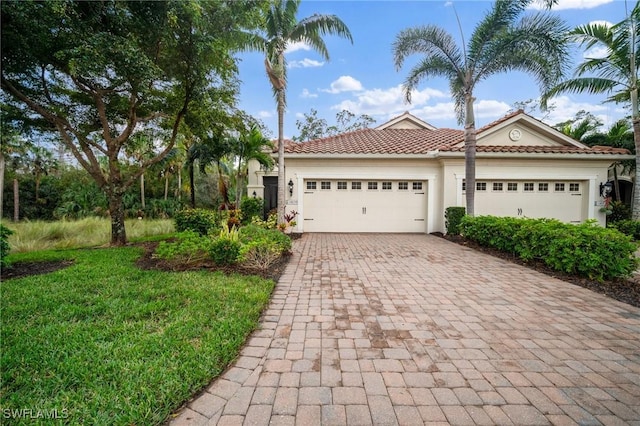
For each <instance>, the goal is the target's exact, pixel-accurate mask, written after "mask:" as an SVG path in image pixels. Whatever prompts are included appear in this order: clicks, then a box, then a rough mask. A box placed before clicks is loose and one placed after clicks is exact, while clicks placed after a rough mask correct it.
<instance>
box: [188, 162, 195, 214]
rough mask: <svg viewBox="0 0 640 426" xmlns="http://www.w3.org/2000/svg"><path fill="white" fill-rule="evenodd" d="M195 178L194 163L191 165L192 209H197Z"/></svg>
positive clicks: (190, 191)
mask: <svg viewBox="0 0 640 426" xmlns="http://www.w3.org/2000/svg"><path fill="white" fill-rule="evenodd" d="M194 180H195V179H194V176H193V163H191V164H190V165H189V196H190V197H191V208H192V209H195V208H196V184H195V182H194Z"/></svg>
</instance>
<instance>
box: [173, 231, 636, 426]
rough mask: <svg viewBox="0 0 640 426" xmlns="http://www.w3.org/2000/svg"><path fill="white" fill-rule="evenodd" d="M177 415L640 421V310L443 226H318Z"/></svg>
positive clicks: (200, 420) (288, 419)
mask: <svg viewBox="0 0 640 426" xmlns="http://www.w3.org/2000/svg"><path fill="white" fill-rule="evenodd" d="M294 252H295V255H294V257H293V259H292V261H291V263H290V264H289V266H288V268H287V270H286V272H285V273H284V275H283V276H282V278H281V279H280V282H279V283H278V286H277V287H276V289H275V291H274V294H273V298H272V301H271V304H270V306H269V308H268V310H267V311H266V313H265V315H264V317H263V319H262V325H261V329H260V330H258V331H256V332H255V333H254V334H253V335H252V337H251V338H250V339H249V340H248V342H247V345H246V346H245V348H244V349H243V351H242V354H241V356H240V357H239V358H238V360H237V361H236V363H235V364H234V366H233V367H232V368H230V369H229V370H228V371H227V372H226V373H225V374H223V375H222V377H220V378H219V379H218V380H217V381H215V382H214V383H213V384H212V385H211V386H210V387H209V388H208V390H207V391H206V392H205V393H204V394H202V395H201V396H199V397H198V398H197V399H195V400H194V401H192V402H191V403H190V404H189V407H188V408H187V409H184V410H183V411H181V412H180V413H179V415H178V417H176V418H175V419H174V421H173V423H175V424H225V425H226V424H237V425H240V424H252V425H254V424H255V425H258V424H264V425H267V424H273V425H278V424H286V425H293V424H298V425H312V424H320V423H322V424H327V425H329V424H336V425H343V424H349V425H366V424H374V425H383V424H400V425H413V424H423V423H428V422H440V423H443V424H446V423H450V424H461V425H462V424H485V425H491V424H515V425H542V424H563V425H564V424H580V425H591V424H605V425H612V424H640V309H637V308H633V307H631V306H630V305H626V304H623V303H619V302H616V301H614V300H612V299H609V298H607V297H605V296H602V295H600V294H597V293H593V292H591V291H589V290H585V289H582V288H580V287H577V286H574V285H571V284H568V283H565V282H562V281H559V280H556V279H553V278H550V277H548V276H545V275H542V274H539V273H536V272H534V271H531V270H529V269H527V268H523V267H520V266H517V265H513V264H511V263H508V262H506V261H503V260H500V259H496V258H493V257H491V256H488V255H485V254H482V253H478V252H475V251H473V250H470V249H466V248H464V247H461V246H459V245H456V244H453V243H449V242H447V241H445V240H443V239H439V238H437V237H433V236H428V235H344V234H306V235H304V236H303V238H301V239H300V240H297V241H296V242H295V244H294Z"/></svg>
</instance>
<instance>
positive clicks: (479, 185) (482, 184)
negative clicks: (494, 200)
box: [476, 182, 487, 191]
mask: <svg viewBox="0 0 640 426" xmlns="http://www.w3.org/2000/svg"><path fill="white" fill-rule="evenodd" d="M486 190H487V182H476V191H486Z"/></svg>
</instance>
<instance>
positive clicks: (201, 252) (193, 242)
mask: <svg viewBox="0 0 640 426" xmlns="http://www.w3.org/2000/svg"><path fill="white" fill-rule="evenodd" d="M210 250H211V238H209V237H203V236H201V235H200V234H198V233H197V232H195V231H192V230H187V231H183V232H180V233H178V234H177V235H176V241H162V242H161V243H160V244H158V247H157V248H156V251H155V252H154V253H153V257H157V258H159V259H166V260H171V261H174V262H180V263H194V262H199V261H202V260H204V259H205V258H206V257H207V255H208V253H209V251H210Z"/></svg>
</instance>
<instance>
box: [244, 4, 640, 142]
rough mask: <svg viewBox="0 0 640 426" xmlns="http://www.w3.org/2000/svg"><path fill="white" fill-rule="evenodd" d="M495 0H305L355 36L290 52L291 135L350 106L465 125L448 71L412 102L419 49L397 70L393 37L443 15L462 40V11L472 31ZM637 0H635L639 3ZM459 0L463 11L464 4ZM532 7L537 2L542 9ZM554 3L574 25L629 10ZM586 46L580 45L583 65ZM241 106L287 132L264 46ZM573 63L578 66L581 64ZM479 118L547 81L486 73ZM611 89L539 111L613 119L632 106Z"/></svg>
mask: <svg viewBox="0 0 640 426" xmlns="http://www.w3.org/2000/svg"><path fill="white" fill-rule="evenodd" d="M492 4H493V3H492V2H490V1H484V0H478V1H461V0H453V1H444V0H423V1H401V0H400V1H370V0H369V1H337V0H336V1H320V0H303V1H302V3H301V5H300V9H299V15H298V19H301V18H304V17H307V16H310V15H312V14H314V13H323V14H335V15H337V16H338V17H340V18H341V19H342V20H343V21H344V22H345V23H346V24H347V26H348V27H349V29H350V30H351V33H352V35H353V44H351V43H349V42H348V41H347V40H344V39H341V38H337V37H326V38H325V41H326V43H327V46H328V49H329V54H330V57H331V60H330V61H328V62H325V61H323V60H322V58H321V57H320V56H319V55H318V54H317V53H315V52H314V51H313V50H310V49H309V48H308V46H304V45H295V46H290V48H289V51H288V52H287V55H286V57H287V61H288V63H289V68H288V89H287V111H286V114H285V130H284V133H285V137H287V138H290V137H292V136H295V135H298V130H297V128H296V125H295V124H296V120H297V119H299V118H301V117H302V114H304V113H308V112H310V111H311V109H312V108H313V109H316V110H317V111H318V115H319V116H320V117H322V118H325V119H327V121H328V122H329V124H333V123H334V122H335V115H336V113H337V112H339V111H341V110H342V109H348V110H350V111H351V112H353V113H356V114H368V115H370V116H372V117H373V118H374V119H376V125H378V124H382V123H384V122H385V121H387V120H388V119H390V118H392V117H395V116H397V115H400V114H402V113H403V112H404V111H410V112H411V113H412V114H415V115H416V116H418V117H419V118H421V119H423V120H425V121H427V122H429V123H431V124H432V125H434V126H436V127H450V128H461V127H460V126H458V124H457V122H456V118H455V113H454V109H453V104H452V101H451V96H450V94H449V91H448V85H447V82H446V80H444V79H442V78H434V79H430V80H424V81H423V82H422V84H421V85H420V86H419V88H418V90H417V92H414V94H413V97H412V103H411V104H406V103H405V102H404V100H403V99H404V98H403V95H402V89H401V85H402V82H403V81H404V79H405V77H406V75H407V73H408V71H409V69H410V67H411V65H412V64H413V63H414V62H415V61H416V60H417V59H418V58H419V56H417V55H416V56H415V57H413V58H409V60H408V61H407V62H406V64H405V66H404V67H403V68H402V69H401V70H399V71H397V70H396V69H395V67H394V65H393V54H392V43H393V42H394V40H395V38H396V36H397V34H398V33H399V32H400V31H401V30H402V29H405V28H408V27H414V26H420V25H426V24H435V25H438V26H440V27H442V28H444V29H446V30H447V31H449V32H450V33H451V34H452V35H453V36H454V37H455V38H456V39H457V40H459V45H461V44H462V43H461V42H460V40H461V39H460V31H459V29H458V24H457V21H456V16H455V12H457V13H458V15H459V18H460V21H461V24H462V28H463V32H464V36H465V37H466V39H468V37H469V36H470V34H471V33H472V32H473V29H474V28H475V26H476V25H477V23H478V22H479V21H480V19H481V18H482V17H483V16H484V15H485V13H486V12H487V11H488V10H489V9H490V8H491V6H492ZM634 4H635V2H634V1H629V2H628V4H627V7H628V8H632V7H633V5H634ZM454 7H455V11H454ZM531 12H534V11H533V10H532V11H531ZM552 13H556V14H558V15H559V16H560V17H562V18H563V19H564V20H565V21H566V22H567V24H568V25H569V26H570V27H575V26H577V25H582V24H586V23H589V22H592V21H608V22H611V23H617V22H620V21H621V20H623V19H624V17H625V2H624V1H623V0H560V2H559V4H558V5H557V6H555V7H554V9H553V11H552ZM583 53H584V52H582V51H581V50H579V49H577V48H576V49H574V58H573V64H572V65H576V64H577V63H578V62H579V61H580V60H581V58H582V55H583ZM240 58H241V64H240V79H241V80H242V85H241V93H240V107H241V108H242V109H244V110H245V111H247V112H248V113H249V114H251V115H253V116H254V117H256V118H260V119H261V120H262V121H263V122H264V123H265V124H266V126H267V127H268V128H269V130H270V131H271V133H272V134H271V135H269V136H271V137H275V136H276V135H277V114H276V107H275V100H274V98H273V95H272V91H271V87H270V84H269V81H268V78H267V76H266V74H265V71H264V64H263V61H264V58H263V56H262V55H261V54H258V53H243V54H242V55H240ZM572 69H573V66H572ZM475 96H476V103H475V112H476V125H477V127H480V126H482V125H484V124H487V123H489V122H491V121H493V120H496V119H498V118H500V117H502V116H503V115H505V114H506V113H507V112H508V111H509V110H511V109H512V107H513V105H514V103H515V102H519V101H525V100H528V99H537V98H538V97H539V89H538V86H537V84H536V82H535V81H534V80H533V78H531V77H529V76H528V75H526V74H523V73H519V72H513V73H509V74H500V75H496V76H493V77H491V78H490V79H488V80H485V81H483V82H481V83H480V84H479V85H478V86H477V87H476V90H475ZM603 99H604V96H588V95H580V96H578V95H572V94H567V95H561V96H559V97H557V98H555V99H553V100H552V101H551V104H555V110H553V111H552V112H551V113H549V114H548V115H547V116H546V117H544V116H543V114H542V113H539V112H536V113H534V114H533V115H534V116H536V117H537V118H540V119H543V118H544V121H545V122H546V123H548V124H555V123H558V122H560V121H564V120H567V119H570V118H573V117H574V115H575V113H576V112H578V111H579V110H586V111H590V112H592V113H593V114H595V115H597V116H598V117H600V118H601V119H602V120H603V121H604V122H605V124H606V125H609V124H611V123H613V122H615V121H616V120H617V119H618V118H621V117H623V116H624V115H625V112H624V111H623V110H622V108H621V107H620V106H616V105H614V104H602V100H603Z"/></svg>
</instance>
